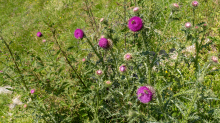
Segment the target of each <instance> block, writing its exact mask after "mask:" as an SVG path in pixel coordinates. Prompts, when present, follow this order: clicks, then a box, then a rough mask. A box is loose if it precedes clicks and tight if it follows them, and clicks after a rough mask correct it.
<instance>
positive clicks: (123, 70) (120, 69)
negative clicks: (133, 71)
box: [119, 65, 127, 73]
mask: <svg viewBox="0 0 220 123" xmlns="http://www.w3.org/2000/svg"><path fill="white" fill-rule="evenodd" d="M119 71H120V72H122V73H124V72H126V71H127V67H126V66H125V65H122V66H120V67H119Z"/></svg>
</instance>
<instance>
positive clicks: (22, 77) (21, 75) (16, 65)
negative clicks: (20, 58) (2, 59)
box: [1, 36, 28, 91]
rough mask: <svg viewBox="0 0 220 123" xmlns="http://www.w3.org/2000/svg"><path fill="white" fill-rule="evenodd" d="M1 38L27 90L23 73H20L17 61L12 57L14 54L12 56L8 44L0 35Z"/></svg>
mask: <svg viewBox="0 0 220 123" xmlns="http://www.w3.org/2000/svg"><path fill="white" fill-rule="evenodd" d="M1 39H2V41H3V42H4V44H5V45H6V47H7V49H8V50H9V53H10V55H11V57H12V60H13V62H14V64H15V68H16V69H17V71H18V73H19V74H20V77H21V81H22V84H23V86H24V88H25V90H26V91H28V87H27V85H26V83H25V80H24V76H23V74H22V73H21V70H20V68H19V67H18V64H17V62H16V60H15V58H14V56H13V53H12V51H11V49H10V47H9V45H8V44H7V42H6V41H5V40H4V39H3V37H2V36H1Z"/></svg>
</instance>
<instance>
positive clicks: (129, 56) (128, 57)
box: [124, 53, 132, 61]
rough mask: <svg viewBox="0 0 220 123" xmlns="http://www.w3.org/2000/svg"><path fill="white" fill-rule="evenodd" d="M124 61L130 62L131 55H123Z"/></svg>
mask: <svg viewBox="0 0 220 123" xmlns="http://www.w3.org/2000/svg"><path fill="white" fill-rule="evenodd" d="M124 59H125V60H126V61H129V60H131V59H132V55H131V53H127V54H125V55H124Z"/></svg>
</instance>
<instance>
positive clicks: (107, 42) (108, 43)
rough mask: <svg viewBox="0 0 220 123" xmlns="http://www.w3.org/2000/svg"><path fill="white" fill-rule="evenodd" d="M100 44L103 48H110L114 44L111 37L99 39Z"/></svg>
mask: <svg viewBox="0 0 220 123" xmlns="http://www.w3.org/2000/svg"><path fill="white" fill-rule="evenodd" d="M99 46H100V47H101V48H103V49H109V48H111V46H112V41H111V40H110V39H106V38H101V39H100V40H99Z"/></svg>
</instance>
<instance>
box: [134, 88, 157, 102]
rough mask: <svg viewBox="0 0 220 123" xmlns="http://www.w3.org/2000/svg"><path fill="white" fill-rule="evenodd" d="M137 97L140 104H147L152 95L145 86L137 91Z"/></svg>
mask: <svg viewBox="0 0 220 123" xmlns="http://www.w3.org/2000/svg"><path fill="white" fill-rule="evenodd" d="M137 97H138V99H139V100H140V101H141V102H142V103H148V102H150V101H151V100H152V97H153V93H152V92H151V90H150V89H149V88H148V87H146V86H141V87H140V88H139V89H138V90H137Z"/></svg>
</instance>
